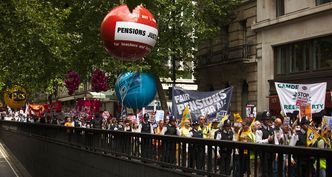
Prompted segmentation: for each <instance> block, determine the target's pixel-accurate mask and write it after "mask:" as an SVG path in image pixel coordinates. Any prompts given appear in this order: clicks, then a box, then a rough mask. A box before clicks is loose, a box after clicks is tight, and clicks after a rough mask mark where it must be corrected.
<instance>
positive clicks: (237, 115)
mask: <svg viewBox="0 0 332 177" xmlns="http://www.w3.org/2000/svg"><path fill="white" fill-rule="evenodd" d="M234 122H240V123H241V122H242V118H241V116H240V114H239V113H236V114H235V113H234Z"/></svg>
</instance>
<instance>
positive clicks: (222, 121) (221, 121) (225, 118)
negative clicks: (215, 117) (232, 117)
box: [220, 115, 228, 124]
mask: <svg viewBox="0 0 332 177" xmlns="http://www.w3.org/2000/svg"><path fill="white" fill-rule="evenodd" d="M227 119H228V115H225V116H224V117H223V118H222V119H221V120H220V123H221V124H224V122H225V121H226V120H227Z"/></svg>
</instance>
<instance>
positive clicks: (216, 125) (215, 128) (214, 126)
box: [209, 118, 219, 139]
mask: <svg viewBox="0 0 332 177" xmlns="http://www.w3.org/2000/svg"><path fill="white" fill-rule="evenodd" d="M218 130H219V120H218V119H216V118H215V119H212V127H211V129H210V135H209V138H210V139H216V138H215V134H216V132H217V131H218Z"/></svg>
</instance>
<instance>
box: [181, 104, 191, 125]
mask: <svg viewBox="0 0 332 177" xmlns="http://www.w3.org/2000/svg"><path fill="white" fill-rule="evenodd" d="M186 120H189V121H190V120H191V115H190V110H189V106H188V105H186V107H185V108H184V111H183V113H182V119H181V123H180V127H182V126H183V124H184V121H186Z"/></svg>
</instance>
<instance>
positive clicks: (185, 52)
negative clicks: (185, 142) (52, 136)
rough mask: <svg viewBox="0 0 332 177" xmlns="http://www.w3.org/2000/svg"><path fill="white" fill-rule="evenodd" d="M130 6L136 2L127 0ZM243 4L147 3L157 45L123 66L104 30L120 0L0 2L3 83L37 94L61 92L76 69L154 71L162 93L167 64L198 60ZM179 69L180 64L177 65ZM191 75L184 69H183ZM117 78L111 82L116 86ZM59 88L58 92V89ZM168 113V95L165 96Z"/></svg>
mask: <svg viewBox="0 0 332 177" xmlns="http://www.w3.org/2000/svg"><path fill="white" fill-rule="evenodd" d="M125 2H126V3H128V4H129V6H130V7H131V8H133V7H135V6H136V5H138V4H137V2H136V1H133V0H127V1H125ZM238 2H239V0H218V1H215V0H196V1H192V0H157V1H150V0H142V3H143V4H145V6H146V7H147V8H148V9H149V10H150V11H151V12H152V13H153V14H154V16H155V18H156V19H157V22H158V25H159V38H158V41H157V45H156V46H155V48H154V49H153V51H152V52H151V54H150V55H148V56H147V57H146V58H144V59H143V60H139V61H136V62H122V61H119V60H116V59H114V58H112V57H111V56H110V55H109V54H107V52H106V51H105V50H104V47H103V44H102V41H101V39H100V31H99V27H100V24H101V21H102V20H103V18H104V16H105V15H106V14H107V12H108V11H109V10H110V9H111V8H113V7H115V6H117V5H119V3H120V2H119V1H118V0H114V1H110V0H105V1H95V0H86V1H70V2H64V1H61V0H54V1H50V0H8V1H1V2H0V15H1V16H2V18H1V19H0V31H1V32H0V68H1V71H3V73H2V74H1V76H0V82H2V83H4V84H5V85H10V84H11V83H16V84H21V85H23V86H24V87H26V88H27V90H29V91H30V92H32V93H38V92H45V90H46V88H48V89H47V92H48V93H49V94H50V95H52V92H53V93H54V92H56V90H57V89H55V87H54V86H56V85H59V84H60V83H59V82H58V81H59V79H63V77H64V75H65V73H67V72H68V71H71V70H74V71H77V72H78V73H79V74H80V75H81V78H82V80H83V82H87V81H89V80H90V75H91V72H92V71H93V70H94V69H96V68H100V69H102V70H103V71H106V72H107V73H108V74H109V76H110V77H109V78H115V77H116V76H117V75H118V74H119V73H121V72H123V71H128V70H129V71H146V72H151V73H153V74H154V75H155V76H156V78H157V80H158V83H159V87H158V88H159V94H160V95H164V94H163V90H162V87H161V82H160V78H169V77H170V76H171V74H172V73H171V72H170V71H171V70H170V68H169V67H168V66H166V65H165V63H166V62H167V61H168V60H169V59H171V58H173V59H175V60H176V62H177V63H184V64H185V63H186V62H192V61H195V60H196V58H195V55H196V52H197V48H198V45H199V44H200V43H201V41H203V40H205V39H207V38H208V37H211V36H213V34H215V32H216V31H218V28H219V27H220V26H222V24H223V23H224V22H225V23H227V17H228V12H230V11H231V10H232V9H233V8H235V7H236V5H237V4H238ZM177 67H179V66H177ZM187 72H192V71H191V68H189V67H187V66H186V65H184V71H177V74H186V73H187ZM114 80H115V79H110V81H113V83H112V82H111V83H110V84H112V85H113V84H114ZM53 88H54V89H53ZM160 98H161V100H162V106H163V108H164V110H166V109H167V106H165V105H166V104H165V100H166V99H165V96H160Z"/></svg>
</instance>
